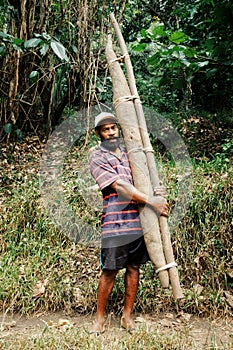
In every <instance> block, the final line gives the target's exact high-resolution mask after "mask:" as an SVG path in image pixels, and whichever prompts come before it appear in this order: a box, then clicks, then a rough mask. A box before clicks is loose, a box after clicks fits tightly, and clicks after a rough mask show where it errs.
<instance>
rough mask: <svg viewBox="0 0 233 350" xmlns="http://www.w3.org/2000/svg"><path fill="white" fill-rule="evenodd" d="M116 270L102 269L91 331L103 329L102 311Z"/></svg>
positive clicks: (101, 330)
mask: <svg viewBox="0 0 233 350" xmlns="http://www.w3.org/2000/svg"><path fill="white" fill-rule="evenodd" d="M117 272H118V271H115V270H114V271H110V270H104V271H103V273H102V275H101V277H100V281H99V286H98V298H97V313H96V321H95V323H94V326H93V327H92V329H91V333H98V332H100V333H102V332H103V331H104V312H105V308H106V305H107V302H108V298H109V296H110V294H111V292H112V289H113V286H114V281H115V277H116V275H117Z"/></svg>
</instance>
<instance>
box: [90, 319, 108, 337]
mask: <svg viewBox="0 0 233 350" xmlns="http://www.w3.org/2000/svg"><path fill="white" fill-rule="evenodd" d="M104 330H105V327H104V319H103V320H98V319H97V320H96V321H95V323H94V324H93V326H92V327H91V329H90V330H89V333H90V334H97V335H98V334H100V333H104Z"/></svg>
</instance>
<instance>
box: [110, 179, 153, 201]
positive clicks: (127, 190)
mask: <svg viewBox="0 0 233 350" xmlns="http://www.w3.org/2000/svg"><path fill="white" fill-rule="evenodd" d="M111 187H112V188H114V190H115V191H117V193H118V194H119V195H121V196H123V197H125V198H127V199H130V200H133V201H135V202H137V203H140V204H150V203H149V202H150V201H149V196H147V195H146V194H144V193H142V192H141V191H139V190H138V189H137V188H136V187H135V186H133V185H131V184H130V183H128V182H126V181H124V180H117V181H115V182H114V183H113V184H112V185H111Z"/></svg>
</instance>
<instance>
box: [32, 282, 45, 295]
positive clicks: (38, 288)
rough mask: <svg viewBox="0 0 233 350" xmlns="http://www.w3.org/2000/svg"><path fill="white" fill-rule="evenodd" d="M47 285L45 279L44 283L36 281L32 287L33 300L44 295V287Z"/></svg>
mask: <svg viewBox="0 0 233 350" xmlns="http://www.w3.org/2000/svg"><path fill="white" fill-rule="evenodd" d="M47 284H48V280H47V279H45V280H44V281H38V282H36V284H35V285H34V292H33V295H32V297H33V298H37V297H39V296H41V295H42V294H44V292H45V287H46V286H47Z"/></svg>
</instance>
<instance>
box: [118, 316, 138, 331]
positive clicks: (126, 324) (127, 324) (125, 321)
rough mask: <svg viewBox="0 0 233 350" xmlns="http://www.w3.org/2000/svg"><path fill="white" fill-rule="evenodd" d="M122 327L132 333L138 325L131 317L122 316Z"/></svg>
mask: <svg viewBox="0 0 233 350" xmlns="http://www.w3.org/2000/svg"><path fill="white" fill-rule="evenodd" d="M121 327H123V328H125V329H126V330H127V331H128V332H130V333H131V332H133V331H135V330H136V325H135V323H134V321H133V320H132V318H131V317H126V316H122V317H121Z"/></svg>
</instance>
